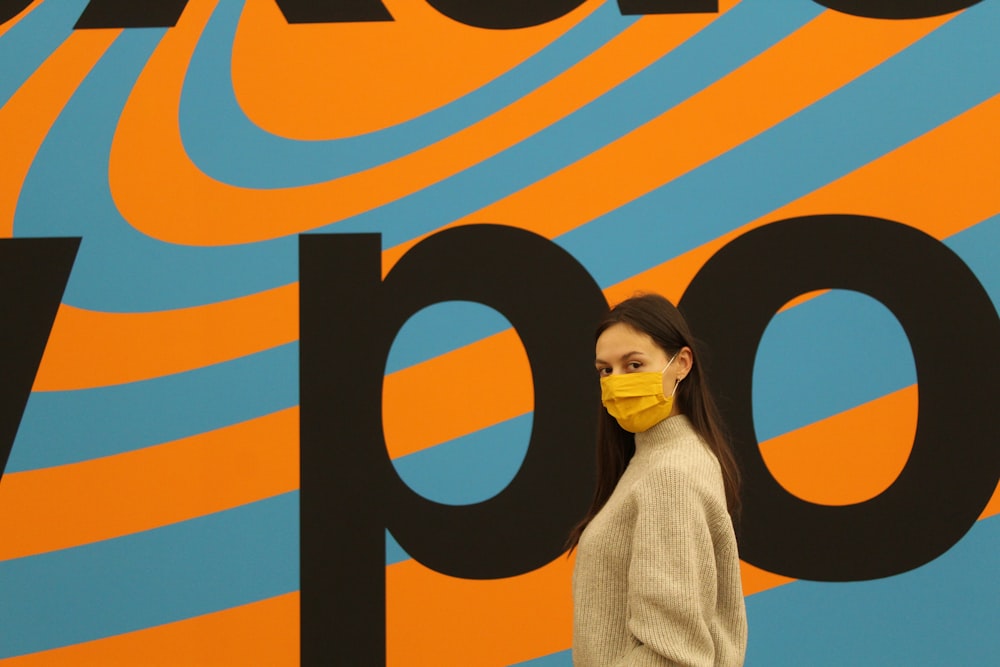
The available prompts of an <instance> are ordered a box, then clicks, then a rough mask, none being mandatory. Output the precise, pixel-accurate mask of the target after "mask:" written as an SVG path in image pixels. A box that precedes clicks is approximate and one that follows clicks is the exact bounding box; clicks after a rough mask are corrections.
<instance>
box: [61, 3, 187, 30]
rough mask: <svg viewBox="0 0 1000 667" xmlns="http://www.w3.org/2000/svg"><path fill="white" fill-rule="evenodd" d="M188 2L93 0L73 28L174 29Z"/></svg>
mask: <svg viewBox="0 0 1000 667" xmlns="http://www.w3.org/2000/svg"><path fill="white" fill-rule="evenodd" d="M186 5H187V0H157V1H156V2H141V1H137V0H90V4H88V5H87V8H86V9H84V10H83V14H81V15H80V18H79V20H78V21H77V22H76V25H75V26H73V28H74V29H77V30H79V29H82V28H172V27H174V26H175V25H177V19H179V18H180V16H181V12H183V11H184V7H185V6H186Z"/></svg>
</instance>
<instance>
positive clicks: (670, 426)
mask: <svg viewBox="0 0 1000 667" xmlns="http://www.w3.org/2000/svg"><path fill="white" fill-rule="evenodd" d="M692 430H693V427H692V426H691V420H689V419H688V418H687V416H686V415H674V416H673V417H667V418H666V419H664V420H663V421H661V422H659V423H657V424H653V425H652V426H651V427H649V429H647V430H645V431H643V432H642V433H636V434H635V454H636V456H645V455H648V454H649V453H651V452H653V451H656V450H657V449H662V448H663V447H665V446H668V445H669V444H670V443H671V442H673V441H675V440H677V439H678V438H683V437H686V436H689V435H690V434H691V432H692Z"/></svg>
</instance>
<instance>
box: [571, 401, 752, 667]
mask: <svg viewBox="0 0 1000 667" xmlns="http://www.w3.org/2000/svg"><path fill="white" fill-rule="evenodd" d="M635 442H636V452H635V456H634V457H633V458H632V460H631V461H630V462H629V465H628V467H627V468H626V469H625V473H624V474H623V475H622V478H621V479H620V480H619V482H618V485H617V486H616V487H615V490H614V492H613V493H612V494H611V497H610V498H609V499H608V501H607V503H606V504H605V505H604V507H603V508H602V509H601V511H600V512H599V513H598V514H597V516H595V517H594V519H593V520H592V521H591V522H590V524H589V525H588V526H587V528H586V530H585V531H584V532H583V535H582V536H581V537H580V543H579V545H578V547H577V555H576V567H575V569H574V572H573V601H574V619H573V620H574V622H573V664H574V665H576V667H612V666H613V667H625V666H628V667H640V666H650V667H653V666H657V667H660V666H664V665H685V666H697V667H700V666H702V665H705V666H723V667H730V666H733V665H742V664H743V658H744V654H745V652H746V640H747V625H746V609H745V607H744V603H743V591H742V588H741V584H740V569H739V555H738V553H737V548H736V538H735V536H734V534H733V526H732V522H731V521H730V518H729V513H728V512H727V510H726V497H725V490H724V486H723V481H722V471H721V469H720V467H719V463H718V460H717V459H716V458H715V456H714V455H713V454H712V452H711V450H709V448H708V446H707V445H706V444H705V442H704V441H703V440H702V439H701V438H700V437H699V436H698V434H697V433H696V432H695V431H694V429H693V428H692V427H691V423H690V421H689V420H688V419H687V417H685V416H683V415H678V416H675V417H671V418H669V419H665V420H663V421H662V422H660V423H659V424H656V425H655V426H653V427H652V428H651V429H649V430H648V431H645V432H643V433H638V434H636V438H635Z"/></svg>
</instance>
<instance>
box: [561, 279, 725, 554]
mask: <svg viewBox="0 0 1000 667" xmlns="http://www.w3.org/2000/svg"><path fill="white" fill-rule="evenodd" d="M614 324H625V325H627V326H629V327H631V328H632V329H634V330H636V331H638V332H640V333H644V334H646V335H648V336H649V337H650V338H652V339H653V342H654V343H656V345H657V346H659V347H660V348H661V349H662V350H663V351H664V352H666V353H667V356H668V357H672V356H673V355H674V354H675V353H677V352H678V351H679V350H680V349H681V348H683V347H688V348H690V349H691V353H692V356H693V357H694V364H693V366H692V368H691V371H690V373H689V374H688V375H687V377H685V378H684V382H682V383H680V384H679V385H678V386H677V393H676V394H675V395H674V401H675V402H676V404H677V407H678V411H679V412H680V413H681V414H684V415H686V416H687V418H688V419H689V420H690V421H691V425H692V426H693V427H694V430H695V431H696V432H697V433H698V435H700V436H701V437H702V438H703V439H704V440H705V442H706V443H708V446H709V449H711V450H712V453H714V454H715V458H717V459H718V460H719V465H720V467H721V468H722V481H723V484H724V486H725V491H726V504H727V506H728V508H729V515H730V516H731V517H732V519H733V524H734V525H738V523H739V514H740V504H741V503H740V474H739V468H738V467H737V465H736V458H735V456H733V451H732V449H731V448H730V447H729V441H728V439H727V438H726V435H725V431H724V429H723V426H722V417H721V416H720V414H719V409H718V408H717V407H716V405H715V399H713V398H712V394H711V393H710V392H709V389H708V381H707V379H706V377H705V369H704V367H703V366H702V364H701V363H700V361H701V358H702V356H701V354H702V351H701V349H700V345H699V343H698V341H697V340H696V339H695V338H694V336H692V335H691V330H690V329H689V328H688V325H687V321H685V319H684V316H683V315H681V313H680V311H679V310H677V308H676V307H675V306H674V304H672V303H670V302H669V301H668V300H667V299H665V298H663V297H662V296H660V295H659V294H640V295H637V296H634V297H632V298H630V299H626V300H625V301H622V302H621V303H619V304H618V305H617V306H615V307H614V308H612V309H611V311H610V312H609V313H608V314H607V316H606V317H605V318H604V319H603V320H601V322H600V324H598V326H597V332H596V333H595V335H594V340H595V341H596V340H597V339H598V338H600V336H601V334H602V333H604V331H605V330H606V329H608V328H609V327H610V326H612V325H614ZM598 408H599V410H600V416H599V417H598V426H597V487H596V488H595V489H594V498H593V500H592V501H591V504H590V509H589V510H588V511H587V514H586V516H584V518H583V520H582V521H580V523H578V524H577V525H576V527H574V528H573V531H572V532H571V533H570V536H569V539H568V540H567V542H566V545H567V547H568V548H569V549H570V550H572V549H573V548H574V547H576V545H577V543H578V542H579V541H580V535H581V534H582V533H583V529H584V528H586V527H587V524H589V523H590V521H591V520H592V519H593V518H594V517H595V516H596V515H597V513H598V512H600V511H601V508H602V507H604V503H606V502H607V500H608V498H610V497H611V492H612V491H614V489H615V485H617V484H618V480H619V479H621V476H622V474H623V473H624V472H625V467H626V466H627V465H628V463H629V461H630V460H631V459H632V455H633V454H635V436H634V435H633V434H632V433H629V432H628V431H626V430H625V429H623V428H622V427H621V426H619V425H618V422H617V421H615V419H614V417H612V416H611V415H609V414H608V412H607V410H605V409H604V407H603V406H598Z"/></svg>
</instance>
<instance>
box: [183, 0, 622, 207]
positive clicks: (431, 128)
mask: <svg viewBox="0 0 1000 667" xmlns="http://www.w3.org/2000/svg"><path fill="white" fill-rule="evenodd" d="M244 4H245V3H244V2H243V1H242V0H231V1H229V0H223V2H220V3H219V5H218V7H217V9H216V10H215V12H214V13H213V15H212V17H211V19H210V20H209V22H208V25H207V26H206V28H205V32H204V33H203V35H202V38H201V40H200V41H199V43H198V46H197V48H196V49H195V52H194V55H193V56H192V58H191V64H190V67H189V72H188V76H187V77H186V78H185V81H184V90H183V94H182V97H181V113H180V127H181V135H182V136H183V138H184V148H185V150H186V151H187V153H188V155H189V156H190V158H191V160H192V161H193V162H194V163H195V164H197V165H198V167H199V168H200V169H202V170H203V171H204V172H205V173H207V174H208V175H210V176H211V177H212V178H216V179H218V180H221V181H223V182H226V183H232V184H235V185H240V186H243V187H252V188H277V187H294V186H301V185H306V184H311V183H321V182H323V181H327V180H332V179H334V178H339V177H341V176H345V175H347V174H352V173H356V172H359V171H363V170H365V169H371V168H373V167H376V166H379V165H381V164H384V163H386V162H389V161H391V160H395V159H398V158H400V157H403V156H404V155H407V154H408V153H411V152H413V151H417V150H419V149H421V148H424V147H426V146H429V145H430V144H432V143H435V142H437V141H440V140H442V139H445V138H447V137H448V136H450V135H452V134H454V133H456V132H458V131H460V130H462V129H463V128H466V127H468V126H470V125H473V124H475V123H477V122H479V121H481V120H483V119H484V118H486V117H487V116H489V115H491V114H493V113H496V112H497V111H499V110H500V109H502V108H503V107H505V106H507V105H509V104H511V103H513V102H515V101H517V100H518V99H520V98H521V97H523V96H524V95H527V94H528V93H530V92H531V91H532V90H534V89H535V88H538V87H539V86H541V85H543V84H545V83H546V82H548V81H549V80H551V79H553V78H554V77H556V76H558V75H559V74H561V73H562V72H563V71H565V70H567V69H569V68H570V67H572V66H573V65H575V64H576V63H578V62H580V61H581V60H583V59H584V58H586V57H587V56H588V55H590V54H591V53H592V52H593V51H596V50H597V49H599V48H601V47H602V46H603V45H604V44H606V43H607V42H608V41H610V40H611V39H613V38H614V37H616V36H617V35H618V34H620V33H621V31H623V30H624V29H626V28H627V27H629V26H630V25H631V24H632V23H634V22H635V21H636V20H637V19H636V18H635V17H623V16H621V15H620V14H619V12H618V8H617V4H616V3H614V2H607V3H605V4H604V5H602V6H601V7H599V8H597V9H596V10H595V11H594V12H593V13H592V14H591V15H590V16H588V17H586V18H585V19H583V21H581V22H580V23H579V24H577V25H576V26H574V27H573V28H571V29H570V30H569V31H568V32H567V33H566V34H565V35H563V36H561V37H559V38H558V39H557V40H556V41H554V42H553V43H552V44H549V45H547V46H546V47H545V48H544V49H542V50H541V51H539V52H538V53H537V54H535V55H534V56H532V57H530V58H528V59H527V60H526V61H524V62H523V63H521V64H519V65H517V66H515V67H513V68H511V69H510V70H509V71H507V72H505V73H504V74H502V75H501V76H499V77H498V78H496V79H494V80H493V81H491V82H489V83H487V84H486V85H484V86H482V87H481V88H479V89H477V90H474V91H472V92H470V93H468V94H466V95H464V96H463V97H460V98H458V99H457V100H455V101H453V102H451V103H449V104H446V105H445V106H443V107H441V108H440V109H436V110H434V111H431V112H428V113H427V114H424V115H423V116H420V117H417V118H414V119H411V120H408V121H406V122H403V123H400V124H399V125H396V126H393V127H388V128H385V129H381V130H378V131H375V132H371V133H369V134H366V135H362V136H357V137H345V138H341V139H333V140H328V141H298V140H290V139H285V138H282V137H279V136H275V135H273V134H269V133H267V132H264V131H262V130H261V129H260V128H259V127H258V126H256V125H254V124H253V122H251V121H250V120H249V119H248V118H247V117H246V115H245V114H244V113H243V110H242V108H241V107H240V105H239V103H238V102H237V100H236V93H235V92H234V90H233V85H232V68H233V63H232V53H233V42H234V40H235V36H236V30H237V27H238V25H239V20H240V15H241V10H242V7H243V5H244ZM338 66H340V67H353V66H354V64H353V63H350V62H343V63H338ZM343 102H344V103H345V104H350V103H351V101H350V100H346V99H345V100H344V101H343ZM276 164H280V165H281V169H279V170H276V169H274V165H276Z"/></svg>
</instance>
